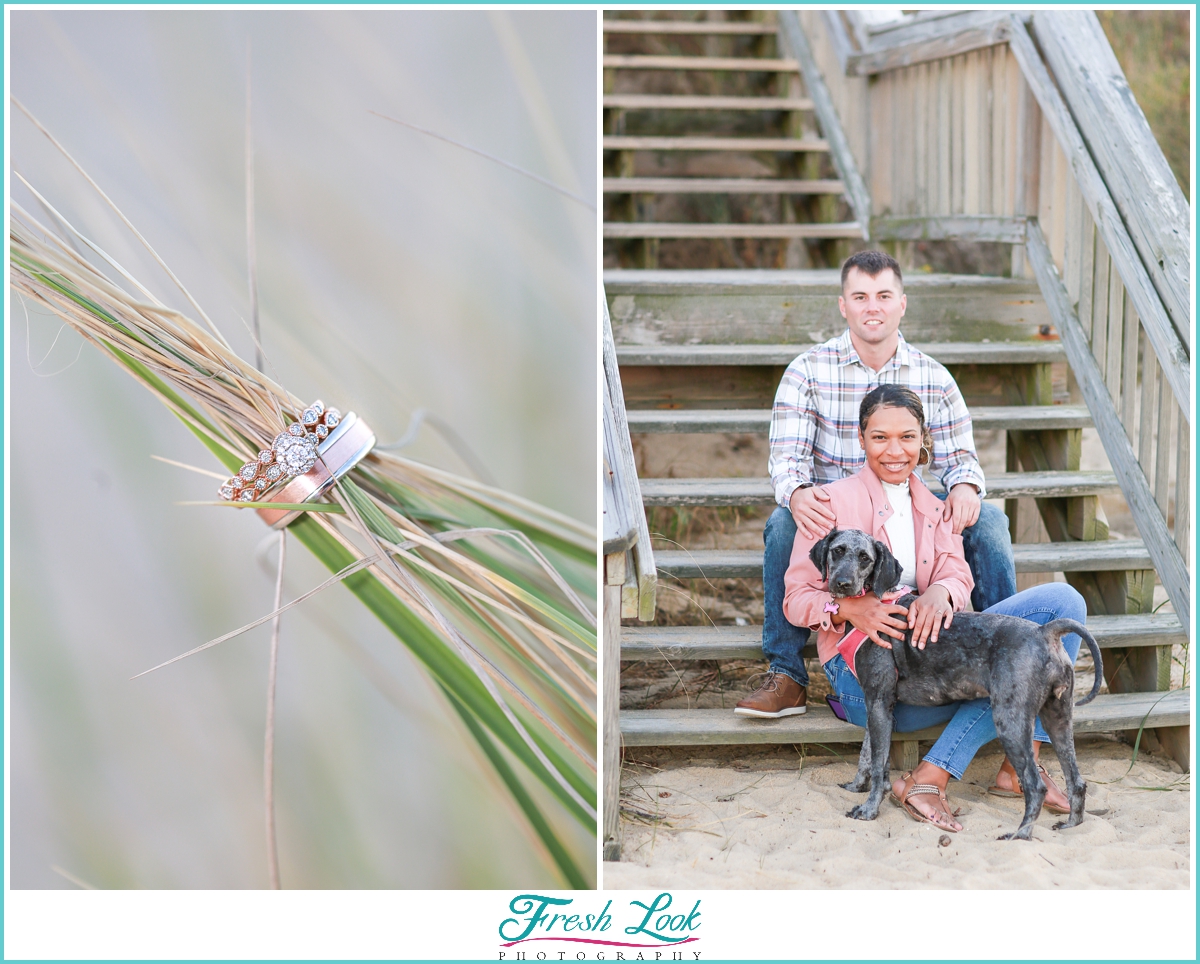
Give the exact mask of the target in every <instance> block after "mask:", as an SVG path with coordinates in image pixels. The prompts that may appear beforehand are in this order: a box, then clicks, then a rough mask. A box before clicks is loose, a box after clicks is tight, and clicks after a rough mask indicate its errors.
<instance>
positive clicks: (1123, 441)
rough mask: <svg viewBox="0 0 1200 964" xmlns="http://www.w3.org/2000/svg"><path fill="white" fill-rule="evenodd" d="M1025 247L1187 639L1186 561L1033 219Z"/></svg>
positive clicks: (1189, 605)
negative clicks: (1160, 508)
mask: <svg viewBox="0 0 1200 964" xmlns="http://www.w3.org/2000/svg"><path fill="white" fill-rule="evenodd" d="M1025 249H1026V251H1027V252H1028V254H1029V263H1030V264H1031V265H1032V266H1033V270H1034V273H1035V274H1036V275H1037V279H1038V286H1039V287H1040V288H1041V289H1042V294H1043V296H1044V297H1045V299H1046V306H1047V307H1048V308H1049V309H1050V314H1051V316H1052V317H1053V318H1054V323H1055V325H1056V326H1057V328H1058V331H1059V335H1060V336H1061V337H1062V341H1063V347H1065V348H1066V350H1067V360H1068V361H1069V362H1070V365H1071V368H1073V369H1074V371H1075V378H1076V381H1077V382H1078V384H1079V390H1080V392H1082V394H1083V399H1084V401H1085V402H1086V403H1087V407H1088V411H1090V412H1091V413H1092V419H1093V420H1094V421H1095V423H1096V428H1097V429H1098V430H1099V433H1098V434H1099V436H1100V441H1101V442H1102V443H1103V445H1104V450H1105V452H1106V453H1108V460H1109V462H1111V463H1112V467H1113V472H1115V473H1116V476H1117V481H1118V482H1120V484H1121V491H1122V493H1123V494H1124V495H1125V501H1126V503H1127V504H1128V506H1129V512H1130V514H1131V515H1132V516H1133V519H1134V521H1135V522H1136V523H1137V527H1138V531H1139V532H1141V534H1142V539H1143V540H1144V541H1145V545H1146V549H1147V550H1148V551H1149V553H1150V558H1151V559H1152V560H1153V562H1154V568H1155V569H1156V570H1157V571H1158V577H1159V579H1161V580H1162V584H1163V587H1164V588H1165V589H1166V590H1167V595H1168V596H1170V597H1171V603H1172V605H1173V606H1174V607H1175V612H1176V613H1178V615H1179V621H1180V622H1181V623H1182V624H1183V626H1184V628H1185V629H1186V630H1187V633H1188V637H1189V638H1190V637H1191V627H1192V620H1191V609H1192V597H1191V579H1190V577H1189V574H1188V569H1187V560H1186V559H1184V558H1183V555H1182V553H1181V552H1180V551H1179V548H1178V547H1177V546H1176V545H1175V542H1174V541H1173V540H1172V538H1171V533H1170V531H1169V530H1168V529H1167V522H1166V519H1164V518H1163V515H1162V513H1161V512H1160V511H1159V508H1158V506H1157V505H1156V504H1155V500H1154V494H1153V493H1152V492H1151V491H1150V486H1149V484H1148V483H1147V482H1146V476H1145V473H1144V472H1143V471H1142V468H1141V466H1140V465H1139V463H1138V458H1137V455H1135V454H1134V451H1133V446H1132V445H1131V444H1130V443H1129V438H1128V437H1127V436H1126V434H1125V428H1124V426H1123V425H1122V424H1121V417H1120V415H1118V414H1117V409H1116V406H1115V405H1113V401H1112V398H1111V397H1110V396H1109V394H1108V391H1107V389H1106V388H1105V386H1104V376H1103V374H1102V373H1101V371H1100V368H1099V366H1098V365H1097V364H1096V359H1095V358H1094V357H1093V356H1092V351H1091V348H1090V347H1089V346H1088V341H1087V336H1086V335H1085V334H1084V331H1083V326H1082V325H1081V324H1080V323H1079V318H1078V317H1077V316H1076V314H1075V311H1074V309H1073V308H1072V306H1071V298H1070V296H1069V295H1068V294H1067V289H1066V288H1065V287H1064V286H1063V283H1062V278H1061V277H1060V276H1059V274H1058V269H1057V268H1055V266H1054V258H1053V257H1052V256H1051V254H1050V248H1049V247H1048V246H1047V245H1046V239H1045V237H1044V236H1043V235H1042V229H1041V227H1039V226H1038V223H1037V221H1030V222H1029V226H1028V228H1027V229H1026V238H1025ZM1177 498H1181V499H1186V498H1187V494H1186V493H1184V494H1181V495H1180V496H1177Z"/></svg>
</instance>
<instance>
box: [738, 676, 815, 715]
mask: <svg viewBox="0 0 1200 964" xmlns="http://www.w3.org/2000/svg"><path fill="white" fill-rule="evenodd" d="M807 703H808V690H807V689H805V688H804V687H803V686H801V685H800V684H799V683H797V682H796V681H795V680H794V679H792V678H791V677H790V676H784V675H783V674H782V673H768V674H767V678H766V680H764V681H763V684H762V686H760V687H759V688H758V689H756V690H755V691H754V692H753V693H751V694H750V695H749V696H747V697H746V698H745V699H744V700H742V701H741V702H740V703H738V705H737V707H736V708H735V709H734V711H733V712H734V713H736V714H737V715H738V716H755V717H759V718H761V719H768V720H777V719H779V717H781V716H799V715H800V714H801V713H803V712H805V711H806V710H807V709H808V706H807V705H806V704H807Z"/></svg>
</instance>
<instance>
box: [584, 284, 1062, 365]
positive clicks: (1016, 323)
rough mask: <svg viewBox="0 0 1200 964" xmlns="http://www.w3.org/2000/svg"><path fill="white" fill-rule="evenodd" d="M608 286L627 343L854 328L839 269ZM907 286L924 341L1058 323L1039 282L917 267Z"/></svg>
mask: <svg viewBox="0 0 1200 964" xmlns="http://www.w3.org/2000/svg"><path fill="white" fill-rule="evenodd" d="M604 284H605V286H606V290H607V291H608V295H609V298H610V308H611V311H612V317H613V325H614V330H615V332H616V334H617V336H618V337H619V338H620V340H621V342H622V343H623V344H630V343H636V344H641V345H654V344H689V343H690V344H704V343H709V344H711V343H722V342H730V341H732V342H735V343H737V344H746V343H756V342H757V343H769V344H785V343H786V344H796V345H798V346H808V345H812V344H814V343H819V342H822V341H824V340H826V339H827V338H831V337H833V336H834V335H837V334H840V333H841V332H843V331H845V329H846V321H845V319H844V318H842V316H841V315H840V314H839V313H838V308H837V296H838V294H839V284H838V274H837V272H836V271H749V270H747V271H606V272H605V273H604ZM905 290H906V293H907V296H908V313H907V314H906V315H905V318H904V326H903V331H904V335H905V337H906V338H907V339H909V340H910V341H912V342H915V343H917V344H922V343H925V342H934V341H942V340H947V339H953V340H955V341H978V342H987V341H991V342H993V343H995V342H1005V341H1011V342H1029V341H1032V340H1037V339H1038V338H1039V337H1040V336H1039V331H1040V330H1041V328H1042V327H1043V326H1049V325H1051V324H1052V323H1053V322H1052V319H1051V318H1050V315H1049V313H1048V312H1047V311H1046V306H1045V303H1044V301H1043V299H1042V296H1041V292H1040V291H1039V290H1038V288H1037V284H1036V283H1035V282H1033V281H1027V280H1024V279H1008V278H986V277H982V276H971V275H924V274H921V273H916V274H913V275H911V276H909V277H906V278H905ZM798 353H799V348H798V349H797V354H798Z"/></svg>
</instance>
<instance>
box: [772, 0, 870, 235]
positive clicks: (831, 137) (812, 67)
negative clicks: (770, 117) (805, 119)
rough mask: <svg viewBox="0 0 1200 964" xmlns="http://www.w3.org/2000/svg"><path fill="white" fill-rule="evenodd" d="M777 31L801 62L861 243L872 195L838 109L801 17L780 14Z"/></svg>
mask: <svg viewBox="0 0 1200 964" xmlns="http://www.w3.org/2000/svg"><path fill="white" fill-rule="evenodd" d="M778 17H779V30H780V34H781V35H782V37H783V40H784V43H785V44H786V45H787V47H788V48H789V50H790V51H791V54H792V56H793V57H795V58H796V59H797V60H798V61H799V62H800V72H801V73H802V74H804V86H805V87H807V88H808V96H809V97H810V98H811V99H812V102H813V110H814V111H815V112H816V115H817V120H819V121H820V123H821V131H822V132H823V133H824V134H825V140H826V141H827V142H828V143H829V156H830V159H831V160H832V161H833V166H834V167H835V168H837V172H838V175H839V176H840V177H841V179H842V183H843V184H845V185H846V200H847V201H848V202H850V209H851V210H852V211H853V212H854V217H855V220H857V221H858V223H859V224H860V225H861V226H862V236H863V238H864V239H866V238H869V237H870V230H871V195H870V194H868V193H867V185H866V182H865V181H863V178H862V174H860V173H859V170H858V164H857V163H856V162H855V160H854V152H853V151H852V150H851V149H850V142H849V141H847V140H846V133H845V131H843V130H842V124H841V121H839V120H838V115H837V109H836V108H835V107H834V106H833V98H831V97H830V96H829V89H828V88H827V87H826V86H825V81H824V80H822V79H821V71H820V70H819V69H818V68H817V62H816V60H815V58H814V57H813V54H812V49H811V48H810V47H809V46H808V38H807V37H805V36H804V30H803V29H802V28H801V27H800V16H799V14H797V13H796V11H795V10H780V11H779V13H778Z"/></svg>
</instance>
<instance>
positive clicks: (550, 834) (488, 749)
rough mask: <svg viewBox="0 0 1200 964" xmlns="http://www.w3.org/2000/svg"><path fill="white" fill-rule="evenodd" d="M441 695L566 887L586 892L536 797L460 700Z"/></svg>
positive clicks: (577, 871) (581, 878) (574, 866)
mask: <svg viewBox="0 0 1200 964" xmlns="http://www.w3.org/2000/svg"><path fill="white" fill-rule="evenodd" d="M442 692H443V693H445V694H446V698H447V699H448V700H449V701H450V705H451V706H453V707H454V709H455V710H456V711H457V712H458V715H459V716H460V717H462V721H463V723H465V724H466V726H467V729H468V730H470V731H471V735H472V736H473V737H475V740H476V742H477V743H478V744H479V746H480V748H481V749H482V750H483V752H484V753H485V754H486V755H487V758H488V760H490V761H491V764H492V766H493V767H495V768H496V772H497V773H498V774H500V779H501V780H503V781H504V785H505V786H507V787H508V791H509V793H511V794H512V795H513V799H515V800H516V801H517V806H519V807H520V808H521V810H522V811H523V812H524V814H525V817H526V819H527V820H528V821H529V823H530V826H532V827H533V829H534V832H535V833H537V835H538V837H540V838H541V841H542V843H544V844H545V845H546V849H547V850H548V851H550V856H551V857H552V858H553V859H554V863H555V864H556V865H557V866H558V869H559V870H560V871H561V872H562V875H563V877H565V878H566V880H567V883H568V884H569V885H570V886H571V887H573V888H574V889H576V890H586V889H587V888H588V882H587V880H586V878H585V877H584V876H583V873H582V871H580V869H579V865H578V864H576V863H575V861H574V860H572V859H571V855H570V854H569V853H567V849H566V848H565V847H564V846H563V845H562V843H561V842H560V841H559V839H558V837H557V836H555V834H554V830H553V829H552V828H551V826H550V824H549V822H548V821H547V820H546V817H545V815H544V814H543V813H542V811H541V810H539V809H538V805H537V803H536V802H535V801H534V799H533V797H531V796H530V795H529V791H528V790H526V789H525V787H524V786H522V785H521V781H520V780H519V779H517V775H516V773H514V772H513V769H512V767H510V766H509V765H508V761H507V760H505V759H504V757H503V756H502V755H501V754H500V751H499V750H497V749H496V747H495V745H494V744H493V743H492V741H491V740H490V739H489V738H488V735H487V733H486V732H484V730H483V727H481V726H480V725H479V722H478V721H477V720H476V719H475V717H474V716H472V715H471V712H470V710H468V709H467V708H466V707H465V706H463V705H462V703H461V702H460V701H459V700H458V698H457V697H456V696H455V695H454V694H453V693H452V692H450V690H448V689H446V687H444V686H443V687H442Z"/></svg>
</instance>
